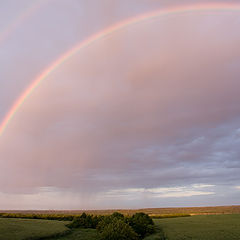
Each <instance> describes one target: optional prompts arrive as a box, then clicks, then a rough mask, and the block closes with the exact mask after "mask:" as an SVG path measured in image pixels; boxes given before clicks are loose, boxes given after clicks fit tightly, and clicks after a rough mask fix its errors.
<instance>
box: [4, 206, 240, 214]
mask: <svg viewBox="0 0 240 240" xmlns="http://www.w3.org/2000/svg"><path fill="white" fill-rule="evenodd" d="M116 211H117V212H121V213H123V214H129V215H132V214H134V213H136V212H144V213H147V214H178V213H180V214H192V215H195V214H196V215H198V214H202V215H204V214H206V215H207V214H235V213H239V214H240V205H234V206H216V207H185V208H143V209H109V210H61V211H54V210H52V211H49V210H46V211H37V210H27V211H17V210H8V211H7V210H0V213H21V214H64V215H80V214H82V213H83V212H86V213H88V214H94V215H106V214H112V213H113V212H116Z"/></svg>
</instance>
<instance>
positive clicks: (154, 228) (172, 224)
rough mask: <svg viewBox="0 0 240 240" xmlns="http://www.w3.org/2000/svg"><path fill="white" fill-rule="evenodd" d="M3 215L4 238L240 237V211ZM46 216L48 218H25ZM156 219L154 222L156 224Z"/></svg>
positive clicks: (159, 239) (227, 239)
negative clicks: (129, 214)
mask: <svg viewBox="0 0 240 240" xmlns="http://www.w3.org/2000/svg"><path fill="white" fill-rule="evenodd" d="M10 216H11V218H6V217H7V216H6V215H5V216H2V217H3V218H0V239H1V240H40V239H48V240H141V239H144V240H189V239H193V240H206V239H207V240H215V239H217V240H237V239H238V240H239V239H240V237H239V236H240V214H224V215H198V216H189V215H186V214H167V215H166V214H164V215H155V216H154V217H156V219H154V221H152V219H151V218H150V217H149V216H148V215H146V214H144V213H137V214H134V215H132V216H124V215H122V214H120V213H117V212H116V213H114V214H112V215H99V216H96V215H95V216H94V215H89V214H85V213H84V214H81V215H78V216H73V218H72V219H73V221H56V220H46V219H56V218H58V220H66V219H67V218H65V217H63V215H62V216H56V215H51V214H48V215H41V216H40V215H37V216H36V215H21V217H24V218H23V219H18V218H13V217H16V216H19V215H10ZM26 217H30V218H39V217H44V219H45V220H39V219H26ZM153 222H154V225H153ZM46 237H47V238H46Z"/></svg>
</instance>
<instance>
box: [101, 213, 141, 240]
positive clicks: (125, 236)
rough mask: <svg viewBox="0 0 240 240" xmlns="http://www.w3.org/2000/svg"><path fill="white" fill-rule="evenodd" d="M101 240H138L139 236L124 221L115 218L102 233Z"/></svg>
mask: <svg viewBox="0 0 240 240" xmlns="http://www.w3.org/2000/svg"><path fill="white" fill-rule="evenodd" d="M100 240H138V235H137V234H136V233H135V232H134V230H133V229H132V228H131V227H130V226H129V225H128V224H127V223H125V222H124V221H123V220H122V219H118V218H116V217H113V218H112V222H111V223H109V224H107V225H105V227H104V228H103V229H102V231H101V232H100Z"/></svg>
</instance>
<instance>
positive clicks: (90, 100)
mask: <svg viewBox="0 0 240 240" xmlns="http://www.w3.org/2000/svg"><path fill="white" fill-rule="evenodd" d="M100 2H101V4H100ZM188 2H189V1H183V2H182V1H181V4H183V5H184V4H187V3H188ZM192 2H193V1H191V3H192ZM194 2H196V3H199V2H204V1H194ZM218 2H220V1H218ZM221 2H229V1H221ZM233 2H234V1H233ZM31 4H32V2H31V1H21V4H19V2H18V1H13V0H12V1H8V2H6V3H4V4H2V5H3V6H2V7H1V8H0V9H1V10H0V16H1V17H0V19H1V21H0V22H1V26H0V36H1V32H2V33H3V32H4V31H5V32H6V28H7V26H9V24H10V23H12V22H14V19H16V18H17V16H19V15H21V13H22V12H24V11H25V9H28V8H30V7H31V6H32V5H31ZM168 4H170V5H176V4H179V1H157V0H149V1H145V0H140V1H139V0H138V1H134V0H131V1H129V0H128V1H117V0H116V1H112V0H109V1H107V0H101V1H98V0H91V1H77V0H71V1H67V0H61V1H60V0H59V1H50V0H49V1H45V2H44V3H42V2H41V6H40V9H38V10H36V11H35V12H34V13H33V14H32V15H31V14H30V17H29V18H27V19H24V20H23V21H22V23H21V24H18V25H16V27H15V28H14V31H12V32H11V33H9V34H8V36H7V37H5V39H3V41H1V42H0V52H1V54H0V63H1V66H4V67H3V68H1V69H0V86H1V87H0V119H3V117H4V115H5V114H6V112H7V110H8V109H9V107H10V106H11V104H12V102H13V101H14V100H15V99H16V98H17V97H18V96H19V95H20V94H21V92H22V91H23V89H24V88H25V87H26V86H28V85H29V84H30V83H31V81H32V80H33V79H34V77H35V76H36V75H38V74H39V73H40V72H41V71H42V70H43V69H44V68H45V67H46V66H48V65H49V64H50V63H51V62H52V61H53V60H54V59H55V58H57V56H59V55H61V54H62V53H64V52H65V51H66V50H68V49H69V48H70V47H71V46H73V45H74V44H76V43H77V42H80V41H81V40H83V39H84V38H86V37H87V36H89V35H90V34H92V33H94V32H96V31H98V30H101V29H103V28H105V27H106V26H109V25H110V24H113V23H115V22H117V21H119V20H121V19H126V18H128V17H131V16H135V15H137V14H139V13H143V12H149V11H151V10H154V9H159V8H164V7H166V6H167V5H168ZM239 23H240V12H230V11H228V12H227V11H226V12H210V13H209V12H208V13H207V12H201V13H196V12H194V13H187V14H182V13H180V14H175V15H171V16H167V17H159V18H156V19H154V20H147V21H144V22H142V23H139V24H136V25H133V26H129V27H127V28H125V29H123V30H121V31H119V32H116V33H114V34H112V35H111V36H108V37H107V38H104V39H102V40H99V41H97V42H95V43H94V44H93V45H91V46H90V47H88V48H85V49H84V50H81V51H80V52H79V53H78V54H76V55H75V56H74V57H72V58H71V59H70V60H69V61H67V62H66V63H64V64H63V65H62V66H61V67H60V68H58V69H57V70H56V71H55V72H53V73H52V74H51V75H50V76H49V77H47V78H46V79H45V80H44V82H42V84H41V85H40V86H39V87H38V88H37V89H36V90H35V91H34V92H33V93H32V95H31V96H30V97H29V98H28V99H27V101H26V102H25V103H24V104H23V106H22V107H21V108H20V109H19V111H18V112H17V114H16V115H15V116H14V118H13V120H12V121H11V122H10V124H9V126H8V128H7V129H6V131H5V132H4V134H3V136H1V139H0V209H82V208H91V209H93V208H138V207H141V208H142V207H168V206H169V207H171V206H175V207H177V206H204V205H230V204H239V197H240V174H239V170H240V148H239V145H240V105H239V102H240V94H239V89H240V80H239V79H240V48H239V42H240V31H239V30H238V29H239ZM12 25H13V26H15V25H14V24H12ZM0 39H1V38H0Z"/></svg>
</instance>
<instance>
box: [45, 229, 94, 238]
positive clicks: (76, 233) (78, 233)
mask: <svg viewBox="0 0 240 240" xmlns="http://www.w3.org/2000/svg"><path fill="white" fill-rule="evenodd" d="M49 240H98V237H97V230H96V229H76V230H73V232H72V233H70V234H68V235H66V236H63V237H59V238H52V239H49Z"/></svg>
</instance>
